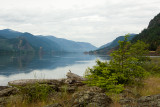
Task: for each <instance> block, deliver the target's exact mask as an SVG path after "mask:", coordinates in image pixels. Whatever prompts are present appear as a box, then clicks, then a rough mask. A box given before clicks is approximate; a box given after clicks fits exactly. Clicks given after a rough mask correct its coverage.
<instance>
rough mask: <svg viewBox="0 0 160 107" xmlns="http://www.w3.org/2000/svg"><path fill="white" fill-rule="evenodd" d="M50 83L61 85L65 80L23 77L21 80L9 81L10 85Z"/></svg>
mask: <svg viewBox="0 0 160 107" xmlns="http://www.w3.org/2000/svg"><path fill="white" fill-rule="evenodd" d="M35 83H39V84H50V85H61V84H62V83H63V82H62V80H58V79H21V80H14V81H10V82H8V85H10V86H25V85H31V84H35Z"/></svg>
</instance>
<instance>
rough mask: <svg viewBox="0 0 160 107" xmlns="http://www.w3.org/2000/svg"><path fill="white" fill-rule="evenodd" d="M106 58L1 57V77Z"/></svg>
mask: <svg viewBox="0 0 160 107" xmlns="http://www.w3.org/2000/svg"><path fill="white" fill-rule="evenodd" d="M98 57H99V58H100V59H103V60H106V59H108V57H106V56H94V55H85V54H82V53H58V54H54V55H34V54H28V55H0V59H1V60H0V75H6V76H8V75H12V74H17V73H22V72H24V73H28V72H31V71H33V70H43V69H55V68H58V67H65V66H70V65H73V64H81V63H87V61H91V60H95V59H96V58H98Z"/></svg>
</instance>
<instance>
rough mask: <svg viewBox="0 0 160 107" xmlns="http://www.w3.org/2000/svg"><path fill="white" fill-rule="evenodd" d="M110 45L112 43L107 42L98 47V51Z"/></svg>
mask: <svg viewBox="0 0 160 107" xmlns="http://www.w3.org/2000/svg"><path fill="white" fill-rule="evenodd" d="M111 43H112V42H109V43H107V44H104V45H102V46H100V47H99V48H98V49H102V48H105V47H107V46H109V45H111ZM98 49H97V50H98Z"/></svg>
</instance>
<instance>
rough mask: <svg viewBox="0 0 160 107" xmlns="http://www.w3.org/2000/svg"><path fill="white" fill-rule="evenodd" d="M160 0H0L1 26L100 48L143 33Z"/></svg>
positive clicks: (156, 10)
mask: <svg viewBox="0 0 160 107" xmlns="http://www.w3.org/2000/svg"><path fill="white" fill-rule="evenodd" d="M158 13H160V0H0V29H6V28H9V29H12V30H16V31H20V32H29V33H32V34H34V35H53V36H56V37H58V38H66V39H69V40H74V41H81V42H89V43H91V44H93V45H95V46H97V47H99V46H101V45H104V44H106V43H108V42H111V41H112V40H114V39H115V38H116V37H118V36H121V35H125V34H128V33H140V32H141V31H142V30H143V29H144V28H147V26H148V24H149V21H150V20H151V19H153V17H154V16H156V15H157V14H158Z"/></svg>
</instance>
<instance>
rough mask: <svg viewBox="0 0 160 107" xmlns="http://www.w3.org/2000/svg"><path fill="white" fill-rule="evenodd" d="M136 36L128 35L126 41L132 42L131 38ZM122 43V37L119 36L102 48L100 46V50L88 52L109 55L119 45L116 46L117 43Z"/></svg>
mask: <svg viewBox="0 0 160 107" xmlns="http://www.w3.org/2000/svg"><path fill="white" fill-rule="evenodd" d="M135 35H136V34H130V37H129V38H128V40H132V38H133V37H134V36H135ZM119 40H120V41H123V40H124V36H119V37H117V38H116V39H115V40H113V41H112V42H110V43H107V44H105V45H103V46H101V47H100V48H98V49H97V50H95V51H90V52H89V53H91V54H93V53H94V54H95V53H96V54H109V53H110V51H111V50H112V49H113V48H115V47H117V46H118V45H119V44H118V41H119Z"/></svg>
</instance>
